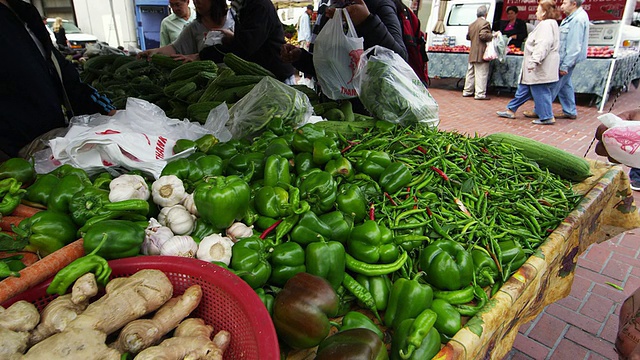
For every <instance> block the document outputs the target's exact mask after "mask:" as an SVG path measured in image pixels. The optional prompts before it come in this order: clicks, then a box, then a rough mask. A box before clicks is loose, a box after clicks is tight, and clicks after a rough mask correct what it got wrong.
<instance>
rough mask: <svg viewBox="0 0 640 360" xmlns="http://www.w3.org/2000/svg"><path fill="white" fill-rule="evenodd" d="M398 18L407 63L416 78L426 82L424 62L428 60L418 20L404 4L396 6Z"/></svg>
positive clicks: (423, 35)
mask: <svg viewBox="0 0 640 360" xmlns="http://www.w3.org/2000/svg"><path fill="white" fill-rule="evenodd" d="M398 19H399V20H400V25H401V26H402V40H403V41H404V46H405V47H406V48H407V58H408V59H407V63H408V64H409V66H411V68H412V69H413V71H414V72H415V73H416V75H418V78H420V80H421V81H422V82H423V83H424V84H426V83H427V76H426V75H425V63H426V62H427V61H429V58H428V57H427V52H426V41H425V34H424V32H423V31H422V30H420V20H418V17H417V16H416V14H415V13H414V12H413V11H411V9H409V8H408V7H407V6H406V5H404V4H401V6H400V5H399V6H398Z"/></svg>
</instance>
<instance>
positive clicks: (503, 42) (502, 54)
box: [493, 31, 509, 63]
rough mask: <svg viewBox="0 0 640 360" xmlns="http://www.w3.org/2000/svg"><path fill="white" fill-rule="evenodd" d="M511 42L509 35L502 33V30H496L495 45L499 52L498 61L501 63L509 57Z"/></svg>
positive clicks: (494, 35)
mask: <svg viewBox="0 0 640 360" xmlns="http://www.w3.org/2000/svg"><path fill="white" fill-rule="evenodd" d="M508 42H509V38H508V37H507V35H502V33H501V32H500V31H496V32H495V33H494V34H493V47H494V48H495V50H496V53H497V54H498V61H500V62H501V63H503V62H504V60H505V59H506V58H507V43H508Z"/></svg>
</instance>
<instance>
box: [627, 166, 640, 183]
mask: <svg viewBox="0 0 640 360" xmlns="http://www.w3.org/2000/svg"><path fill="white" fill-rule="evenodd" d="M629 180H631V182H636V183H637V182H640V169H636V168H631V169H630V170H629Z"/></svg>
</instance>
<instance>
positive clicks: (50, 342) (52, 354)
mask: <svg viewBox="0 0 640 360" xmlns="http://www.w3.org/2000/svg"><path fill="white" fill-rule="evenodd" d="M106 339H107V334H105V333H104V332H102V331H99V330H93V329H68V328H67V329H66V330H64V331H63V332H61V333H58V334H54V335H52V336H50V337H48V338H46V339H45V340H43V341H41V342H39V343H38V344H36V345H35V346H34V347H32V348H31V349H29V351H27V353H26V354H25V355H24V356H23V357H22V360H32V359H42V360H45V359H46V360H49V359H65V360H86V359H93V360H119V359H120V356H121V355H120V353H119V352H118V351H117V350H116V349H111V348H109V347H107V345H106V344H105V341H106Z"/></svg>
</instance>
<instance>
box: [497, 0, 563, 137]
mask: <svg viewBox="0 0 640 360" xmlns="http://www.w3.org/2000/svg"><path fill="white" fill-rule="evenodd" d="M557 15H558V11H557V9H556V3H555V1H554V0H541V1H540V2H539V3H538V10H537V11H536V17H537V18H538V20H539V21H540V22H539V23H538V25H537V26H536V28H535V29H534V30H533V31H532V32H531V33H529V36H528V37H527V41H526V43H525V49H524V59H523V62H522V70H521V72H520V83H519V84H518V89H517V90H516V94H515V97H514V98H513V99H512V100H511V101H509V103H508V104H507V110H506V111H498V112H497V114H498V116H500V117H504V118H508V119H515V117H516V111H517V110H518V108H519V107H520V106H522V104H524V103H525V102H527V101H528V100H530V99H532V98H533V101H534V102H535V107H534V109H535V113H536V114H538V119H536V120H534V121H533V123H534V124H538V125H553V124H554V123H555V122H556V120H555V118H554V117H553V109H552V108H551V103H552V102H553V98H552V90H553V85H554V83H556V82H557V81H558V67H559V66H560V56H559V55H558V45H559V32H558V22H557V21H556V18H557Z"/></svg>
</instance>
